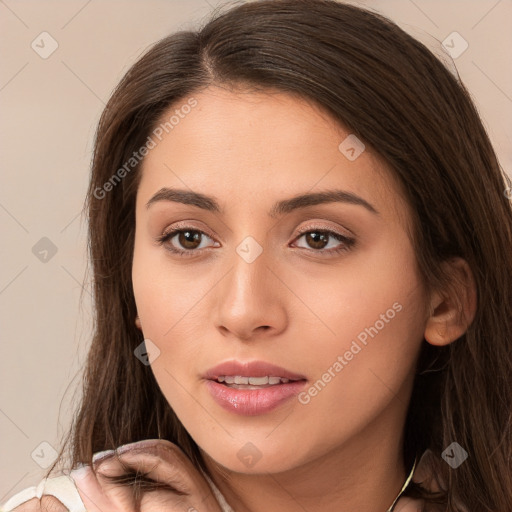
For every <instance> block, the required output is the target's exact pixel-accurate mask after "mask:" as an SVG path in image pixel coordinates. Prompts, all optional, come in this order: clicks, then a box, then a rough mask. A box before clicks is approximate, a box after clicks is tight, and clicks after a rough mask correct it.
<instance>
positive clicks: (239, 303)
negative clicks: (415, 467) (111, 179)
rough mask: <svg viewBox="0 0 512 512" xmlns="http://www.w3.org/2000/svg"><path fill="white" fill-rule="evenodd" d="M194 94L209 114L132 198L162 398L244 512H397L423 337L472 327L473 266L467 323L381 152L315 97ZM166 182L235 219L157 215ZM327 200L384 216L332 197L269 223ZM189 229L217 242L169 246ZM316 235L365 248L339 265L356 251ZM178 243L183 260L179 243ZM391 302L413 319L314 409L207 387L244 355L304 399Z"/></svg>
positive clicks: (200, 115)
mask: <svg viewBox="0 0 512 512" xmlns="http://www.w3.org/2000/svg"><path fill="white" fill-rule="evenodd" d="M193 97H194V98H195V99H196V100H197V102H198V104H197V106H196V107H194V108H193V109H192V110H191V112H190V113H189V114H187V115H186V116H185V117H184V118H183V119H180V122H179V124H178V125H176V126H175V127H174V129H173V130H172V131H169V133H167V134H164V136H163V138H162V140H161V141H160V142H159V143H158V144H157V145H156V147H155V148H154V149H152V150H151V151H150V152H149V153H148V155H147V156H146V157H145V159H144V162H143V167H142V177H141V182H140V186H139V189H138V193H137V201H136V236H135V247H134V259H133V289H134V296H135V300H136V304H137V310H138V315H139V319H140V320H139V321H138V325H139V326H140V327H141V329H142V331H143V334H144V337H145V338H146V339H150V340H151V341H152V342H153V343H154V344H155V345H156V346H157V347H158V349H159V350H160V355H159V356H158V357H157V358H156V359H155V361H154V362H153V363H152V365H151V368H152V370H153V372H154V375H155V377H156V379H157V381H158V383H159V386H160V388H161V389H162V392H163V393H164V395H165V397H166V399H167V400H168V402H169V404H170V405H171V407H172V408H173V409H174V411H175V412H176V414H177V416H178V417H179V419H180V421H181V422H182V423H183V425H184V426H185V428H186V429H187V430H188V432H189V433H190V435H191V436H192V438H193V439H194V440H195V441H196V443H197V444H198V445H199V447H200V449H201V451H202V453H203V455H204V456H205V458H206V462H207V464H208V466H209V468H210V469H211V471H212V473H213V475H214V481H215V483H216V484H217V486H218V487H219V489H220V490H221V492H222V493H223V494H224V496H225V497H226V499H227V501H228V503H229V504H230V505H231V506H232V507H233V508H234V509H236V510H237V512H263V511H268V510H279V511H281V512H288V511H290V512H291V511H294V512H296V511H297V510H302V509H304V510H307V511H308V512H316V511H320V510H321V511H322V512H329V511H333V512H334V511H336V512H349V511H353V510H358V511H359V512H375V511H379V510H382V511H385V510H387V508H388V507H389V506H390V505H391V503H392V502H393V500H394V498H395V497H396V495H397V494H398V492H399V491H400V489H401V487H402V485H403V482H404V480H405V478H406V474H407V472H408V471H409V469H410V468H405V467H404V465H403V462H402V442H403V425H404V421H405V415H406V411H407V405H408V402H409V398H410V393H411V389H412V384H413V377H414V366H415V363H416V360H417V357H418V353H419V349H420V346H421V343H422V341H423V337H425V338H426V339H427V340H428V341H429V342H430V343H432V344H437V345H443V344H447V343H450V342H452V341H454V340H455V339H457V338H458V337H459V336H460V335H461V334H463V333H464V331H465V329H466V327H467V325H468V323H469V322H470V321H471V319H472V317H473V315H474V310H475V295H474V289H473V288H472V286H474V283H473V281H472V277H471V274H470V272H469V269H468V267H467V265H466V264H465V262H464V261H462V260H454V261H453V262H452V263H450V268H451V269H453V276H454V277H456V275H457V274H458V275H459V276H462V277H465V279H466V281H465V282H466V284H467V288H464V289H459V290H458V291H457V293H458V295H459V298H460V297H462V302H463V307H464V312H465V313H466V317H465V319H464V320H461V319H459V318H458V317H456V315H455V310H456V308H455V305H454V304H455V300H454V299H455V298H454V297H453V296H449V295H447V294H448V293H449V292H448V291H447V290H439V291H438V292H435V293H433V294H432V295H430V296H428V295H427V294H426V292H425V288H424V286H423V283H422V280H421V279H420V276H419V272H418V268H417V265H416V257H415V254H414V250H413V247H412V245H411V241H410V239H409V236H408V234H407V228H408V227H410V225H409V220H410V211H409V209H408V206H407V204H406V203H405V201H404V199H403V196H402V194H401V190H400V187H399V185H398V183H397V182H396V181H395V179H394V177H393V175H392V173H391V171H390V170H389V169H388V168H387V167H386V165H385V163H384V162H383V161H382V160H381V159H380V158H379V157H378V156H377V155H376V154H375V153H374V152H372V150H371V148H370V147H368V146H367V147H366V149H365V151H363V153H362V154H361V155H360V156H359V157H358V158H357V159H356V160H355V161H350V160H349V159H347V158H346V157H345V155H344V154H342V153H341V152H340V150H339V149H338V146H339V144H340V143H341V142H342V141H343V140H344V139H345V138H346V137H347V136H348V135H349V134H350V131H349V130H348V129H347V128H345V127H343V126H341V125H340V124H339V123H336V122H334V121H333V120H332V119H331V118H330V117H329V116H328V115H327V114H326V113H325V112H323V111H322V110H320V109H319V108H318V107H316V106H315V105H313V104H312V103H310V102H307V101H305V100H302V99H299V98H297V97H294V96H291V95H288V94H284V93H272V94H271V93H261V92H259V93H256V92H248V91H243V92H242V91H238V92H235V91H228V90H224V89H220V88H217V87H210V88H208V89H206V90H204V91H202V92H201V93H198V94H194V96H193ZM185 103H186V99H185V100H183V103H182V104H185ZM176 108H177V107H176V106H173V107H172V109H169V112H171V113H172V112H174V110H175V109H176ZM178 108H179V105H178ZM163 117H164V118H168V117H169V116H168V115H166V116H163ZM162 187H172V188H180V189H185V190H193V191H195V192H200V193H203V194H206V195H209V196H214V197H215V198H216V200H217V201H218V203H219V204H220V206H221V208H222V209H223V211H224V213H218V212H208V211H206V210H203V209H201V208H198V207H197V206H193V205H185V204H180V203H175V202H170V201H159V202H155V203H153V204H152V205H151V206H150V207H149V208H147V207H146V203H147V202H148V201H149V200H150V198H151V197H152V196H153V195H154V194H155V193H156V192H158V191H159V190H160V189H161V188H162ZM330 189H343V190H345V191H348V192H351V193H353V194H357V195H358V196H360V197H362V198H364V199H365V200H366V201H367V202H368V203H371V204H372V205H373V207H374V208H375V209H376V210H377V211H378V214H375V213H372V212H370V211H368V210H367V209H365V208H364V207H362V206H360V205H355V204H348V203H340V202H331V203H325V204H321V205H316V206H310V207H308V208H304V209H301V210H297V211H292V212H290V213H286V214H284V215H281V216H279V217H277V218H271V217H270V216H269V215H268V211H269V210H270V208H271V206H272V205H273V204H274V202H276V201H279V200H283V199H288V198H291V197H293V196H296V195H299V194H303V193H307V192H318V191H325V190H330ZM180 221H186V222H184V223H183V224H182V225H180V226H179V227H180V228H183V227H187V228H190V229H195V230H199V231H203V232H205V233H206V235H199V236H200V237H201V236H202V238H199V240H198V242H197V244H196V245H195V246H193V244H191V245H189V246H187V247H198V248H195V249H194V248H193V249H189V251H191V250H192V251H196V252H195V253H194V255H193V256H192V257H180V256H178V255H175V254H172V253H171V252H170V251H169V250H167V249H166V246H165V245H163V246H162V245H159V244H158V243H157V242H156V238H157V237H159V236H161V235H162V234H163V233H164V232H166V231H168V230H169V229H170V228H172V227H176V224H177V223H178V222H180ZM302 228H307V231H308V232H309V233H311V232H317V231H318V230H333V231H335V232H338V233H340V234H342V235H344V236H347V237H350V238H353V239H354V240H355V244H354V245H353V246H351V247H348V250H346V251H343V252H340V253H333V252H332V251H331V252H330V253H329V252H328V251H329V249H331V248H337V247H340V246H342V245H343V242H339V241H337V240H336V239H335V238H333V237H330V238H329V242H328V246H327V247H326V248H323V249H322V248H319V247H320V246H319V245H318V243H317V245H316V246H315V245H314V243H313V242H312V241H311V240H310V239H309V240H308V237H307V236H306V235H304V234H303V235H302V236H301V235H300V234H299V233H298V231H299V230H301V229H302ZM304 231H306V230H304ZM248 236H251V237H253V238H254V239H255V240H256V241H257V242H258V244H259V246H261V249H262V253H261V254H260V255H259V256H258V257H257V258H256V259H255V261H253V262H252V263H248V262H247V261H245V260H244V259H243V258H242V257H241V256H239V254H238V253H237V252H236V248H237V247H238V246H239V244H240V243H241V242H242V241H243V240H244V239H245V238H246V237H248ZM183 241H184V240H183V238H181V242H182V243H183ZM199 242H201V244H200V245H199ZM166 244H167V246H173V247H175V248H178V249H182V250H186V247H184V246H183V245H180V238H179V237H178V236H175V237H174V238H173V239H172V241H167V242H166ZM395 303H398V304H399V305H401V306H402V309H401V310H400V311H399V312H397V313H396V315H395V316H394V318H393V319H391V320H389V321H388V322H386V323H385V327H384V328H383V329H381V330H380V331H379V333H378V334H377V335H376V336H375V337H374V338H369V339H368V343H367V345H366V346H363V348H362V350H361V351H360V352H359V353H358V354H357V355H355V356H354V357H353V359H352V360H350V361H349V362H348V364H346V365H345V366H344V367H343V369H342V370H341V371H339V372H338V373H336V376H335V377H334V378H332V379H331V381H330V382H329V383H328V384H327V385H326V386H325V387H324V388H323V389H322V391H321V392H320V393H318V394H317V395H316V396H314V397H312V398H311V400H310V401H309V403H307V404H303V403H300V402H299V401H298V400H296V399H291V400H289V401H288V402H287V403H285V404H284V405H281V406H280V407H278V408H277V409H275V410H273V411H271V412H268V413H265V414H261V415H258V416H241V415H236V414H233V413H231V412H229V411H226V410H224V409H222V408H221V407H220V406H219V405H217V404H216V402H214V400H213V399H212V397H211V396H210V394H209V393H208V390H207V387H206V385H205V381H204V379H203V378H202V375H203V374H204V372H206V371H207V370H208V369H209V368H211V367H213V366H215V365H217V364H219V363H221V362H223V361H226V360H230V359H239V360H242V361H247V360H264V361H267V362H271V363H274V364H276V365H279V366H282V367H284V368H286V369H288V370H291V371H293V372H296V373H299V374H302V375H304V376H306V378H307V379H308V386H307V387H306V389H308V388H309V386H311V385H313V384H314V383H315V382H316V381H317V380H318V379H320V378H321V377H322V375H323V374H325V372H326V371H327V370H328V369H329V368H331V367H332V366H333V363H334V362H335V361H336V360H337V358H338V356H339V355H343V354H345V352H346V351H347V350H349V349H350V347H351V344H352V342H353V340H356V339H357V336H358V334H360V333H361V332H362V331H364V329H365V328H367V327H370V326H374V325H375V323H376V321H377V320H379V319H380V318H382V317H381V315H382V314H385V313H386V311H387V310H389V309H390V308H392V306H393V304H395ZM430 308H432V311H433V312H434V313H433V314H432V315H429V311H430ZM264 326H267V327H266V328H265V327H264ZM248 442H250V443H252V445H254V446H255V447H256V449H257V451H258V452H259V454H261V458H260V459H259V460H258V462H257V463H256V464H255V465H254V466H253V467H247V465H246V464H244V463H243V462H242V461H241V460H240V459H239V458H238V456H237V454H238V452H239V450H240V449H242V447H244V446H246V444H247V443H248ZM223 475H224V476H225V475H227V476H228V477H229V479H226V478H223Z"/></svg>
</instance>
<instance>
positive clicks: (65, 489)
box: [0, 475, 87, 512]
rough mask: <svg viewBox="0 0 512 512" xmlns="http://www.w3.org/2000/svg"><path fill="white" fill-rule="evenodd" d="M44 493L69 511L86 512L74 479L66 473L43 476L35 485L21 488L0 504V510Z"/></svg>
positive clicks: (12, 507) (5, 511)
mask: <svg viewBox="0 0 512 512" xmlns="http://www.w3.org/2000/svg"><path fill="white" fill-rule="evenodd" d="M44 495H51V496H55V498H57V499H58V500H59V501H60V502H61V503H62V504H63V505H64V506H65V507H66V508H67V509H68V510H69V512H87V509H86V508H85V506H84V503H83V501H82V498H81V497H80V494H79V493H78V489H77V488H76V485H75V482H74V480H73V479H72V478H71V477H70V476H67V475H63V476H58V477H55V478H45V479H43V480H41V482H39V485H38V486H37V487H28V488H27V489H23V490H22V491H20V492H19V493H17V494H15V495H14V496H12V498H10V499H9V500H8V501H7V502H6V503H4V504H3V506H0V512H10V511H11V510H13V509H15V508H16V507H18V506H19V505H21V504H22V503H25V502H27V501H29V500H31V499H32V498H41V497H42V496H44Z"/></svg>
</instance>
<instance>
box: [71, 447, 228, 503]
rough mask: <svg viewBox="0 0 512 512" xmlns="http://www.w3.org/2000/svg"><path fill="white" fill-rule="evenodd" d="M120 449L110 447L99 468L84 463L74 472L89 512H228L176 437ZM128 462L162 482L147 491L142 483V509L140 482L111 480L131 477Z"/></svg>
mask: <svg viewBox="0 0 512 512" xmlns="http://www.w3.org/2000/svg"><path fill="white" fill-rule="evenodd" d="M116 452H117V456H116V453H115V452H114V451H110V452H108V453H106V454H105V455H104V456H103V457H100V458H99V459H97V460H95V461H94V463H93V466H94V471H93V468H91V466H84V467H82V468H80V469H78V470H73V471H72V472H71V475H70V476H71V477H72V478H73V480H74V481H75V485H76V487H77V488H78V491H79V493H80V496H81V498H82V501H83V502H84V505H85V507H86V509H87V512H135V511H138V510H140V512H156V511H159V510H165V511H169V512H172V511H176V512H177V511H179V512H222V509H221V508H220V505H219V503H218V502H217V500H216V498H215V496H214V494H213V492H212V490H211V488H210V486H209V485H208V482H207V481H206V479H205V478H204V476H203V475H202V473H201V472H200V471H199V470H198V469H196V468H195V466H194V465H193V464H192V462H191V461H190V459H189V458H188V457H187V456H186V455H185V454H184V453H183V452H182V451H181V449H180V448H178V446H176V445H175V444H173V443H171V442H170V441H167V440H161V439H149V440H144V441H139V442H136V443H131V444H127V445H124V446H122V447H119V448H118V449H117V450H116ZM123 465H124V466H125V467H127V468H129V469H130V470H133V471H136V472H138V473H139V474H141V473H143V474H144V475H145V476H146V477H149V478H150V479H151V480H154V481H156V482H158V483H160V484H162V486H161V487H160V488H157V490H154V491H153V490H151V491H144V486H141V491H142V492H141V499H140V509H138V508H137V507H136V499H135V494H134V490H135V487H134V486H132V485H123V484H122V483H114V482H112V481H111V480H110V479H109V478H108V477H121V476H123V475H126V474H127V471H126V469H125V467H123ZM132 480H133V479H132ZM172 489H175V490H176V491H177V492H176V491H173V490H172Z"/></svg>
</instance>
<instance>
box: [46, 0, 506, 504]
mask: <svg viewBox="0 0 512 512" xmlns="http://www.w3.org/2000/svg"><path fill="white" fill-rule="evenodd" d="M212 84H216V85H221V86H224V87H235V86H244V87H245V88H253V89H260V90H265V89H272V90H278V91H282V92H286V93H290V94H297V95H299V96H300V97H303V98H306V99H308V100H311V101H313V102H315V103H316V104H317V105H319V106H321V107H322V108H324V109H326V111H327V112H329V113H330V115H332V116H333V118H334V119H336V120H338V121H339V122H340V123H342V124H343V126H345V127H348V128H349V129H350V131H351V132H352V133H354V134H356V136H357V137H358V138H360V139H361V140H362V141H364V143H365V144H368V145H369V146H370V147H372V148H373V150H374V151H375V152H376V153H377V154H379V155H380V157H381V158H382V159H383V160H384V161H386V162H387V163H388V164H389V166H390V168H391V169H392V171H393V172H394V174H395V175H396V177H397V178H398V180H399V182H400V184H401V186H402V187H403V190H404V194H405V198H406V200H407V201H408V203H409V205H410V207H411V211H412V212H413V213H412V216H413V218H412V221H413V226H414V230H413V233H411V237H412V242H413V244H414V248H415V252H416V257H417V260H418V263H419V268H420V270H421V274H422V278H423V279H424V281H425V283H426V284H427V286H428V289H429V290H433V289H438V288H440V287H442V286H445V285H446V284H447V283H448V280H447V276H445V275H443V273H442V272H443V269H442V266H441V265H440V264H441V262H443V261H445V260H447V259H449V258H451V257H456V256H459V257H462V258H464V259H465V260H466V261H467V262H468V264H469V266H470V268H471V270H472V272H473V275H474V278H475V282H476V287H477V297H478V308H477V312H476V316H475V318H474V321H473V322H472V324H471V326H470V327H469V328H468V330H467V332H466V333H465V334H464V335H463V336H461V337H460V338H459V339H458V340H456V341H455V342H453V343H451V344H450V345H448V346H446V347H434V346H432V345H429V344H428V343H427V342H426V341H424V343H423V346H422V350H421V354H420V359H419V363H418V367H417V372H416V377H415V383H414V389H413V394H412V398H411V403H410V406H409V410H408V415H407V419H406V424H405V441H404V457H405V460H404V462H405V464H406V465H407V467H410V465H411V464H412V461H413V460H414V458H415V457H416V456H417V455H418V456H419V455H421V454H422V453H423V452H424V451H425V450H426V449H430V450H432V452H433V453H434V454H435V457H433V459H432V461H431V464H432V467H431V471H432V473H433V474H434V475H436V476H437V477H439V478H441V479H442V481H443V482H445V484H446V489H444V490H443V492H441V493H439V494H438V495H437V496H434V495H433V494H431V493H429V492H427V491H426V490H424V489H423V488H421V487H420V486H419V485H416V484H411V485H410V486H409V487H408V488H407V491H406V493H405V495H409V496H411V497H422V498H424V499H426V502H427V503H428V504H434V503H440V504H442V505H443V506H444V507H445V510H448V511H456V510H459V509H458V508H457V505H456V501H457V500H458V501H460V502H462V503H464V504H465V505H466V506H470V507H471V510H479V511H493V512H498V511H499V512H505V511H510V510H512V509H511V508H510V507H511V503H512V482H511V474H512V468H511V464H512V463H511V460H512V457H511V452H512V428H511V421H512V381H511V374H512V350H511V348H512V315H511V304H512V210H511V205H510V201H509V199H508V198H507V194H506V193H505V189H506V187H507V183H508V178H507V176H506V174H505V173H504V172H503V170H502V169H501V167H500V165H499V163H498V161H497V157H496V155H495V152H494V150H493V148H492V146H491V143H490V141H489V138H488V135H487V134H486V132H485V129H484V127H483V126H482V122H481V120H480V118H479V116H478V113H477V111H476V109H475V107H474V105H473V103H472V101H471V99H470V95H469V94H468V92H467V90H466V89H465V87H464V85H463V84H462V83H460V81H458V80H457V79H456V78H455V77H454V76H453V75H452V74H451V73H450V72H449V71H448V70H447V69H446V67H445V66H444V65H443V64H442V63H441V62H440V61H439V60H438V59H437V58H436V57H435V56H434V55H433V53H432V52H431V51H429V50H428V49H427V48H426V47H425V46H424V45H423V44H421V43H420V42H418V41H417V40H416V39H414V38H412V37H411V36H409V35H408V34H406V33H405V32H404V31H403V30H401V29H400V28H399V27H398V26H397V25H396V24H394V23H393V22H391V21H390V20H388V19H387V18H385V17H383V16H381V15H379V14H376V13H372V12H369V11H367V10H364V9H362V8H359V7H355V6H351V5H346V4H343V3H339V2H336V1H334V0H263V1H257V2H249V3H245V4H242V5H238V6H235V7H231V8H229V9H228V10H226V11H225V12H223V11H222V9H221V10H220V11H216V12H214V13H213V15H212V16H211V18H210V19H209V20H208V22H206V23H205V24H204V25H203V26H202V27H201V28H200V29H198V30H197V31H182V32H178V33H175V34H172V35H170V36H168V37H166V38H164V39H162V40H161V41H159V42H157V43H156V44H155V45H153V46H152V48H150V49H149V50H148V51H147V52H146V53H145V55H144V56H143V57H142V58H140V59H139V61H138V62H137V63H135V64H134V65H133V66H132V68H131V69H130V70H129V71H128V72H127V73H126V75H125V76H124V78H123V79H122V80H121V82H120V83H119V85H118V86H117V88H116V89H115V91H114V92H113V94H112V96H111V98H110V100H109V102H108V104H107V106H106V108H105V110H104V112H103V114H102V116H101V119H100V121H99V125H98V128H97V132H96V138H95V147H94V156H93V163H92V173H91V179H90V185H89V189H88V194H87V199H86V204H85V212H86V213H87V218H88V222H89V239H88V241H89V251H90V263H91V266H92V272H93V286H94V300H95V319H94V335H93V339H92V345H91V347H90V351H89V354H88V360H87V364H86V368H85V373H84V381H83V398H82V401H81V404H80V407H79V409H78V411H77V414H76V416H75V418H74V422H73V425H72V429H71V430H70V431H69V433H68V436H67V438H66V440H65V445H64V446H63V448H62V450H61V453H60V458H62V456H63V453H64V448H65V447H66V445H68V444H69V445H70V448H71V450H70V453H71V459H72V461H71V465H72V467H74V466H75V465H76V464H77V463H78V462H82V463H89V464H90V463H91V457H92V455H93V453H94V452H97V451H100V450H105V449H112V448H115V447H117V446H119V445H121V444H124V443H129V442H133V441H137V440H141V439H148V438H164V439H168V440H169V441H172V442H174V443H176V444H178V445H179V446H180V447H181V448H182V449H183V450H184V451H185V453H186V454H187V455H188V456H189V457H190V458H191V459H192V460H193V461H194V463H195V464H196V465H197V466H198V467H201V468H202V469H203V470H204V471H207V469H206V467H205V465H204V462H203V460H202V458H201V454H200V452H199V450H198V447H197V445H196V443H195V442H194V441H193V439H192V438H191V437H190V436H189V434H188V433H187V431H186V430H185V428H184V427H183V425H182V424H181V423H180V421H179V420H178V419H177V417H176V416H175V414H174V412H173V410H172V409H171V407H170V406H169V404H168V402H167V401H166V399H165V398H164V396H163V394H162V392H161V391H160V388H159V386H158V384H157V382H156V380H155V378H154V376H153V373H152V371H151V367H150V366H146V365H143V364H141V362H140V361H139V360H138V359H137V358H136V357H134V353H133V352H134V349H135V348H136V347H137V346H138V345H139V344H140V343H141V342H142V339H143V337H142V335H141V332H140V331H139V330H138V329H137V328H136V326H135V324H134V319H135V317H136V314H137V311H136V306H135V301H134V296H133V289H132V281H131V270H132V255H133V248H134V232H135V198H136V192H137V187H138V183H139V179H140V172H139V171H140V164H137V165H134V166H133V168H129V167H128V168H127V167H125V170H126V172H125V173H122V179H119V180H117V181H112V177H113V176H114V175H115V174H116V172H117V171H118V169H120V168H122V167H123V165H125V164H126V162H128V161H129V160H130V158H131V157H132V155H133V153H134V151H137V150H138V149H139V148H141V147H142V146H143V145H144V144H145V143H146V142H147V138H148V136H149V135H150V134H151V133H152V131H153V130H154V129H155V126H157V122H158V121H159V119H160V118H161V116H162V114H163V113H165V112H166V111H168V109H169V108H170V107H171V106H172V105H175V104H178V103H179V102H180V101H185V99H186V98H188V97H189V96H190V95H192V94H194V93H198V92H199V91H201V90H202V89H204V88H206V87H208V86H209V85H212ZM118 177H119V174H118ZM109 180H111V181H110V183H111V186H108V187H107V186H105V184H106V183H107V182H109ZM453 441H456V442H457V443H459V444H460V445H461V446H462V447H464V448H465V449H466V450H467V451H468V453H469V459H468V460H467V461H466V462H465V463H464V464H462V465H461V466H460V467H459V468H458V469H457V470H452V469H451V468H450V467H449V466H448V464H446V463H445V462H444V461H443V459H442V458H441V453H442V452H443V450H444V449H445V448H446V447H447V446H448V445H450V444H451V443H452V442H453ZM59 460H60V459H59ZM52 469H53V468H52ZM50 471H51V470H50Z"/></svg>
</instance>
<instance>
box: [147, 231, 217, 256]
mask: <svg viewBox="0 0 512 512" xmlns="http://www.w3.org/2000/svg"><path fill="white" fill-rule="evenodd" d="M205 239H210V240H212V241H213V239H212V238H211V237H210V236H208V235H207V234H206V233H205V232H203V231H201V230H199V229H192V228H188V227H185V228H181V229H178V228H176V229H171V230H169V231H168V232H166V233H164V234H163V235H162V236H160V237H158V238H157V239H156V240H157V242H158V244H159V245H164V246H165V248H166V249H167V250H169V251H170V252H172V253H175V254H177V255H179V256H194V255H195V253H199V252H201V251H199V250H198V249H203V248H205V246H204V245H203V246H202V243H203V240H205ZM214 243H215V242H214ZM210 246H211V245H210Z"/></svg>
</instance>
